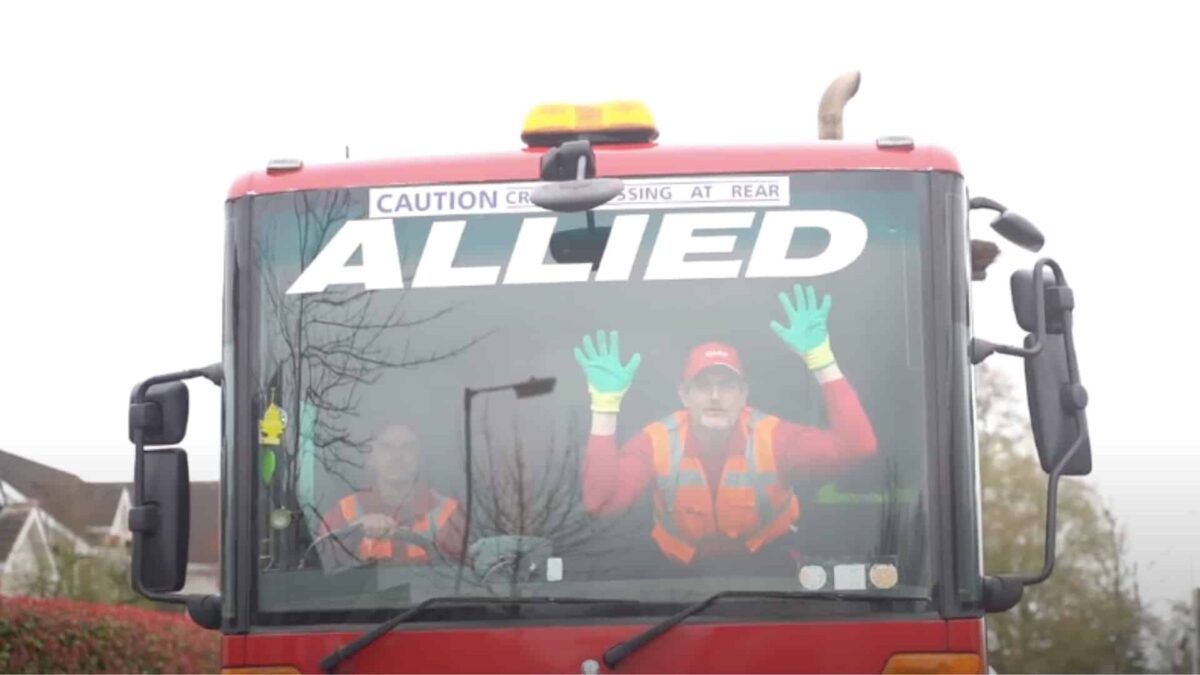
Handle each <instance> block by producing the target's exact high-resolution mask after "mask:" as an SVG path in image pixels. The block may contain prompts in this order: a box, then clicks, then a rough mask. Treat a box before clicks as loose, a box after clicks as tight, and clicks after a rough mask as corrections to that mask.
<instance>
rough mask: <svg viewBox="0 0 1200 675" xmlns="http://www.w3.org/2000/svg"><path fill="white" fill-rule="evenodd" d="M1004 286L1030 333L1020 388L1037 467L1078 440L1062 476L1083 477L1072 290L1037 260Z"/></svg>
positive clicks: (1085, 450) (1086, 450)
mask: <svg viewBox="0 0 1200 675" xmlns="http://www.w3.org/2000/svg"><path fill="white" fill-rule="evenodd" d="M1036 273H1040V274H1041V279H1037V277H1035V274H1036ZM1010 287H1011V290H1012V301H1013V313H1014V314H1015V315H1016V319H1017V324H1019V325H1020V326H1021V328H1022V329H1024V330H1026V331H1029V332H1030V333H1032V334H1031V335H1027V336H1026V337H1025V347H1026V348H1027V349H1030V350H1031V352H1032V353H1031V354H1030V355H1028V356H1026V357H1025V389H1026V395H1027V397H1028V399H1029V417H1030V424H1031V426H1032V427H1033V438H1034V443H1035V444H1036V446H1037V450H1038V458H1039V459H1040V460H1041V463H1042V469H1043V470H1044V471H1045V472H1046V473H1051V472H1053V471H1054V467H1055V466H1057V465H1058V464H1059V462H1060V461H1061V460H1062V459H1063V458H1064V457H1065V456H1066V455H1067V453H1068V452H1070V451H1071V450H1072V448H1073V447H1074V445H1075V444H1076V443H1077V442H1078V443H1079V444H1080V447H1079V448H1078V449H1077V450H1076V451H1075V452H1074V453H1073V454H1072V455H1071V458H1070V459H1069V460H1068V462H1067V464H1066V466H1064V467H1063V469H1062V475H1066V476H1086V475H1087V474H1089V473H1091V471H1092V451H1091V442H1090V439H1088V438H1087V433H1086V426H1085V424H1084V423H1083V419H1082V416H1083V410H1084V408H1086V407H1087V390H1086V389H1084V388H1083V385H1082V384H1080V382H1079V369H1078V366H1077V364H1076V363H1075V349H1074V344H1073V336H1072V335H1071V332H1070V324H1071V312H1072V311H1073V310H1074V309H1075V295H1074V293H1073V292H1072V291H1071V287H1070V286H1068V285H1067V283H1066V279H1065V278H1062V275H1061V271H1060V270H1057V268H1052V267H1048V266H1043V265H1042V264H1039V265H1038V266H1037V267H1035V268H1034V270H1019V271H1017V272H1014V273H1013V275H1012V278H1011V284H1010ZM1039 294H1040V296H1041V300H1042V302H1040V303H1039V302H1038V299H1039ZM1039 313H1040V314H1041V317H1042V322H1041V325H1040V326H1039V321H1038V318H1039ZM1039 331H1040V332H1039Z"/></svg>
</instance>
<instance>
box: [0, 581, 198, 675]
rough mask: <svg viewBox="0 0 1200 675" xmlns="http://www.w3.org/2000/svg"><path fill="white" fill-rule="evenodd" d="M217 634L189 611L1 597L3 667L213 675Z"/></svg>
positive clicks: (39, 670)
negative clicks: (179, 612)
mask: <svg viewBox="0 0 1200 675" xmlns="http://www.w3.org/2000/svg"><path fill="white" fill-rule="evenodd" d="M220 650H221V642H220V634H219V633H216V632H213V631H208V630H204V629H203V628H200V627H198V626H196V625H195V624H193V623H192V622H191V620H190V619H188V618H187V617H186V616H181V615H176V614H168V613H165V612H158V611H154V610H148V609H142V608H138V607H128V606H121V605H100V604H92V603H86V602H77V601H74V600H64V599H61V598H48V599H41V598H8V597H0V673H48V672H49V673H215V672H218V671H219V670H220V666H221V664H220Z"/></svg>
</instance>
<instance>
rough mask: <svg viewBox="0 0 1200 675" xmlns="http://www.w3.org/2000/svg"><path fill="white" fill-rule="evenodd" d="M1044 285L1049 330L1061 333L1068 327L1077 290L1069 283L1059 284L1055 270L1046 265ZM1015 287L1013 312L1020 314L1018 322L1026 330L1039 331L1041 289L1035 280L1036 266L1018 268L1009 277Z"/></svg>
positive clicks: (1056, 333) (1053, 333)
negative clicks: (1069, 314)
mask: <svg viewBox="0 0 1200 675" xmlns="http://www.w3.org/2000/svg"><path fill="white" fill-rule="evenodd" d="M1042 278H1043V280H1044V287H1043V290H1042V296H1043V298H1044V303H1043V305H1042V307H1043V312H1044V313H1045V316H1046V332H1047V333H1049V334H1051V335H1061V334H1062V333H1063V331H1064V330H1065V329H1066V320H1067V313H1068V312H1070V311H1072V310H1074V309H1075V294H1074V292H1073V291H1072V290H1071V287H1070V286H1068V285H1066V284H1065V283H1063V284H1059V283H1058V282H1057V280H1056V279H1055V276H1054V273H1053V272H1052V271H1051V270H1050V269H1048V268H1043V269H1042ZM1009 288H1010V290H1011V291H1012V302H1013V313H1014V314H1015V315H1016V317H1017V325H1019V326H1020V327H1021V329H1022V330H1024V331H1027V332H1030V333H1037V330H1038V325H1037V316H1038V307H1037V295H1036V294H1037V289H1036V284H1035V283H1034V278H1033V270H1017V271H1016V272H1013V275H1012V277H1011V278H1010V279H1009Z"/></svg>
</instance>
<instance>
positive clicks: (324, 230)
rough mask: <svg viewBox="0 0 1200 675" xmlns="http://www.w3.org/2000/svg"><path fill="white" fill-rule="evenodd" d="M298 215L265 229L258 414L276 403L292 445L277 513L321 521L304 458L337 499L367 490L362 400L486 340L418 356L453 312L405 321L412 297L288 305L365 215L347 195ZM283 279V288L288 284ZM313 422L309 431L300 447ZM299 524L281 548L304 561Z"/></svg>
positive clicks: (336, 291)
mask: <svg viewBox="0 0 1200 675" xmlns="http://www.w3.org/2000/svg"><path fill="white" fill-rule="evenodd" d="M292 207H293V208H292V213H289V214H286V215H282V216H277V217H279V218H281V219H282V220H283V222H281V223H279V224H274V223H267V225H266V227H264V228H263V230H262V239H261V242H260V243H259V246H260V250H259V251H258V255H257V259H256V260H257V263H258V270H259V273H260V275H261V278H262V286H261V288H262V297H261V301H260V302H261V308H262V309H261V311H262V321H263V325H264V336H263V338H264V357H263V361H262V369H263V373H264V376H265V377H267V378H268V382H267V386H266V387H265V389H264V391H263V392H262V394H261V396H262V401H261V404H260V408H259V414H261V412H262V410H263V409H265V408H266V406H267V405H268V404H269V403H271V402H272V401H273V402H275V403H276V405H279V406H280V407H282V408H284V409H285V410H286V414H287V420H288V422H287V429H286V433H287V436H285V437H284V439H283V441H282V443H281V444H280V445H279V446H275V447H274V450H275V451H276V452H278V453H281V456H278V457H276V458H275V462H276V466H277V469H276V471H275V473H274V475H273V476H272V477H270V481H269V482H270V483H271V493H272V497H271V500H272V502H273V503H274V506H275V508H279V507H282V508H284V509H287V510H288V511H290V512H291V513H293V514H297V513H303V514H304V515H305V516H306V517H308V518H313V517H315V516H319V514H318V513H317V509H318V508H319V506H320V502H319V500H317V498H316V495H314V494H312V490H313V486H312V483H313V475H312V473H313V471H314V470H315V466H305V463H304V462H301V461H298V460H299V459H300V456H301V455H302V454H304V455H305V458H306V459H308V460H309V463H310V464H311V463H315V462H319V463H320V465H321V467H322V468H323V469H324V471H325V473H326V474H327V476H329V477H330V478H331V479H333V480H332V481H331V483H332V484H333V486H334V490H335V491H337V492H339V493H349V492H352V491H354V490H358V489H360V488H361V487H362V486H359V485H357V484H356V481H355V480H354V478H353V477H354V474H356V473H358V472H361V470H362V468H363V465H364V459H365V458H364V457H363V454H364V452H365V445H366V441H367V437H366V434H365V433H364V430H363V429H362V427H361V426H360V425H355V424H354V420H355V418H356V417H357V416H358V410H359V406H360V404H361V402H362V401H361V396H362V393H363V391H364V390H367V389H369V388H370V387H371V385H373V384H375V383H376V382H377V381H378V380H379V378H380V376H381V375H382V374H383V373H384V372H386V371H389V370H396V369H402V370H411V369H415V368H418V367H420V366H422V365H426V364H430V363H434V362H437V361H441V360H443V359H447V358H451V357H453V356H456V355H458V354H461V353H462V352H463V351H465V350H467V349H469V348H470V347H471V346H473V345H475V344H476V343H478V342H480V341H481V340H482V339H483V338H484V337H486V334H482V335H479V336H475V337H470V338H467V339H463V340H460V341H458V342H457V343H451V341H449V340H448V341H447V343H448V344H447V346H445V347H444V348H440V349H432V350H429V351H423V352H418V351H417V350H415V349H413V348H412V347H411V344H410V340H409V334H408V331H411V330H415V329H418V328H420V327H422V326H424V325H425V324H430V323H433V322H435V321H436V320H437V319H439V318H441V317H443V316H445V315H446V314H448V313H449V312H451V311H452V309H453V308H452V307H443V308H440V309H437V310H434V311H430V312H427V313H423V314H420V315H412V314H410V313H409V312H407V311H405V308H404V303H403V300H404V297H405V292H404V291H387V292H383V293H378V292H371V291H366V290H362V289H360V288H355V287H345V286H343V287H334V288H330V289H328V290H326V291H324V292H321V293H313V294H305V295H295V296H287V295H285V293H286V291H287V287H288V284H290V283H291V281H292V280H293V279H294V278H295V275H298V274H299V273H300V272H302V271H303V270H304V269H305V268H306V267H307V266H308V265H309V264H310V263H311V262H312V260H313V259H314V258H315V257H316V256H317V254H318V253H319V252H320V251H321V250H322V249H323V248H324V246H325V244H326V243H328V241H329V239H330V238H331V237H332V236H333V234H334V233H336V232H337V230H338V229H339V228H340V227H341V225H342V224H343V223H344V222H345V221H346V220H347V219H349V218H352V217H356V216H355V212H357V211H359V210H361V209H360V207H357V206H355V205H354V203H353V199H352V197H351V194H350V191H348V190H332V191H326V192H301V193H297V194H295V195H294V196H293V197H292ZM267 261H281V262H282V263H283V264H282V266H277V265H278V263H275V264H271V263H268V262H267ZM297 263H298V265H297ZM281 270H283V275H284V277H285V278H280V271H281ZM272 397H274V398H273V399H272ZM305 422H307V425H306V426H307V427H308V429H307V430H306V432H305V434H304V438H301V434H300V433H299V432H300V427H301V426H302V424H303V423H305ZM263 447H264V449H268V448H269V447H270V446H263ZM306 450H307V451H308V452H304V451H306ZM309 458H311V459H309ZM299 522H300V521H299V520H298V519H295V518H293V521H292V524H291V526H290V527H289V528H287V530H285V538H288V539H290V541H287V542H282V541H281V542H279V544H280V547H279V548H277V549H276V550H277V551H288V552H290V553H289V554H288V555H291V554H292V553H296V549H297V544H296V541H295V539H292V537H295V536H297V535H300V534H301V530H300V529H297V526H298V524H299ZM301 538H302V539H303V536H301ZM273 557H277V556H273ZM276 562H279V561H278V560H276Z"/></svg>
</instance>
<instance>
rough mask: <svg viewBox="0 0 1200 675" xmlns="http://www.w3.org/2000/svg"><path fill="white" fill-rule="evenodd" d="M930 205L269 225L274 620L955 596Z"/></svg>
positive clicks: (490, 195)
mask: <svg viewBox="0 0 1200 675" xmlns="http://www.w3.org/2000/svg"><path fill="white" fill-rule="evenodd" d="M927 180H928V179H927V177H926V176H924V175H922V174H918V173H900V172H836V173H797V174H792V175H787V174H783V175H754V176H680V177H670V178H661V179H653V180H651V179H636V180H635V179H631V180H629V181H627V186H626V191H625V193H624V194H623V195H622V196H621V197H619V198H618V199H617V200H615V201H614V202H612V203H610V204H608V205H606V206H604V207H602V208H601V209H598V210H596V211H595V212H594V213H593V214H591V215H592V218H591V219H590V220H589V217H588V215H587V214H583V213H571V214H558V213H550V212H546V211H541V210H539V209H537V208H536V207H532V206H530V204H529V201H528V193H529V187H530V186H529V184H460V185H441V186H408V187H388V186H379V187H376V188H363V189H350V190H335V191H305V192H296V193H288V194H278V195H267V196H261V197H256V198H254V200H253V203H252V207H251V220H252V228H253V232H252V239H253V242H254V247H255V250H254V253H253V258H254V264H253V266H252V267H253V269H254V272H253V274H254V275H255V276H256V278H255V279H254V280H253V287H254V289H255V291H254V292H255V294H256V298H255V300H254V305H255V307H254V309H252V314H253V315H254V316H256V317H257V321H258V323H257V326H256V327H255V329H254V334H255V340H256V341H257V344H255V345H252V346H251V349H252V350H253V352H254V353H255V354H256V357H255V358H256V371H257V372H256V373H255V374H254V376H255V377H256V379H257V382H258V397H257V400H256V401H255V408H254V410H253V414H254V415H255V417H256V419H257V423H258V426H259V435H258V447H257V449H256V450H255V452H256V453H257V454H258V457H259V462H258V474H257V475H255V476H238V477H235V480H253V481H255V484H256V490H257V495H258V499H257V510H256V513H255V514H254V516H253V517H254V518H255V522H256V531H257V533H258V538H259V561H258V568H259V572H258V577H257V579H256V580H255V590H256V598H255V602H256V604H257V608H258V611H259V612H261V613H268V614H272V615H275V616H277V617H290V618H289V619H286V620H296V621H302V620H305V619H303V618H302V617H304V616H310V615H312V613H313V612H338V611H341V612H345V611H352V612H363V611H367V612H370V611H372V610H379V609H382V608H395V607H400V606H404V605H408V604H411V603H414V602H420V601H421V600H424V599H426V598H429V597H435V596H444V595H489V596H491V595H498V594H499V595H505V594H521V595H547V596H572V597H589V598H636V599H639V600H643V601H648V602H660V603H674V602H685V601H691V600H695V599H698V598H701V597H704V596H706V595H708V594H710V593H713V592H715V591H719V590H723V589H746V590H756V589H769V590H788V591H800V590H868V591H875V592H878V591H880V590H884V591H886V590H890V589H896V590H897V591H901V592H905V593H912V592H914V591H916V592H929V589H930V587H931V586H932V585H933V582H932V579H933V578H934V577H933V575H934V570H933V567H932V566H933V561H932V560H931V557H930V555H929V553H928V549H929V538H928V536H927V532H928V527H929V524H928V522H927V520H928V510H927V509H928V483H929V475H928V474H929V472H928V466H929V461H930V460H929V455H930V450H929V442H928V438H927V422H926V420H927V414H926V410H925V406H926V401H927V397H926V389H927V387H929V386H930V382H929V381H928V380H927V375H926V368H925V365H924V358H925V346H924V345H925V340H924V339H923V331H924V330H925V326H926V311H925V309H924V306H923V303H924V298H925V294H924V292H923V288H924V285H923V282H922V280H923V278H924V272H923V268H924V264H923V259H922V254H921V252H922V250H923V247H922V242H923V241H924V240H926V238H927V237H928V234H927V228H928V207H927V205H926V203H925V200H926V195H927V192H928V184H927ZM605 238H606V239H605ZM598 241H599V243H597V242H598ZM605 242H606V244H605ZM589 253H591V254H594V263H593V262H587V260H590V259H591V258H588V255H589ZM468 411H469V416H468ZM247 517H249V516H247ZM860 604H861V603H860ZM881 608H882V609H881ZM886 610H887V606H886V604H884V605H879V606H876V607H875V610H874V611H886ZM358 616H362V615H361V614H358Z"/></svg>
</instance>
